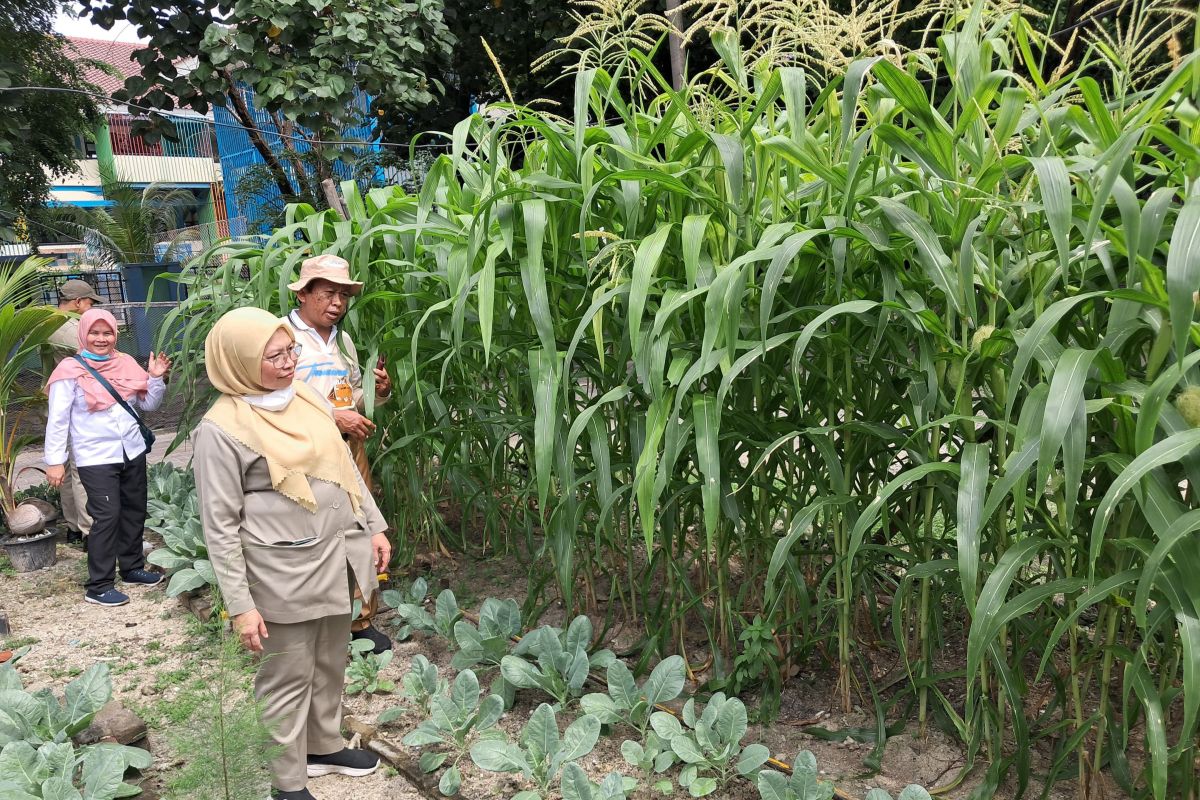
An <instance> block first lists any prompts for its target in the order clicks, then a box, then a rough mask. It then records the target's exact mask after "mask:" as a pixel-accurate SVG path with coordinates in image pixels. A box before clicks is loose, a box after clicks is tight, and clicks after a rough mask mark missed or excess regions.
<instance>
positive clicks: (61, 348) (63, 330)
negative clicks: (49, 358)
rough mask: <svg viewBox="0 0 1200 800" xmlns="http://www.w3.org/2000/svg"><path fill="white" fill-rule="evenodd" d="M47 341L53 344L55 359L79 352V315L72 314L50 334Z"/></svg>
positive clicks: (60, 359) (61, 358)
mask: <svg viewBox="0 0 1200 800" xmlns="http://www.w3.org/2000/svg"><path fill="white" fill-rule="evenodd" d="M49 341H50V344H52V345H54V348H55V353H54V356H55V359H56V360H57V361H62V360H63V359H64V358H66V357H67V356H69V355H71V354H72V353H77V352H79V317H77V316H75V315H74V314H72V315H71V316H70V317H69V318H68V319H67V321H66V322H64V323H63V324H62V326H61V327H60V328H59V329H58V330H56V331H55V332H54V333H52V334H50V339H49Z"/></svg>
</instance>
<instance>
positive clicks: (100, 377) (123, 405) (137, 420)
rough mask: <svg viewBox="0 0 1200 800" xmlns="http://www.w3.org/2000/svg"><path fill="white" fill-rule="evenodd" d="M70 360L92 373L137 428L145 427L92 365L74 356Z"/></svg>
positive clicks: (135, 413)
mask: <svg viewBox="0 0 1200 800" xmlns="http://www.w3.org/2000/svg"><path fill="white" fill-rule="evenodd" d="M72 358H74V359H75V360H76V361H78V362H79V363H80V364H82V365H83V368H84V369H86V370H87V371H88V372H90V373H92V377H93V378H95V379H96V380H98V381H100V385H101V386H103V387H104V388H105V389H108V393H109V394H111V395H112V397H113V400H116V401H117V403H118V404H119V405H120V406H121V408H123V409H125V410H126V411H127V412H128V413H129V416H131V417H133V421H134V422H136V423H137V424H138V427H139V428H144V427H145V423H143V422H142V418H141V417H139V416H138V414H137V412H136V411H134V410H133V406H131V405H129V403H126V402H125V398H124V397H121V394H120V392H118V391H117V390H116V389H114V388H113V385H112V384H111V383H109V382H108V380H107V379H105V377H104V376H103V375H101V374H100V373H99V372H97V371H96V370H94V369H93V368H92V365H91V364H89V363H87V361H85V360H84V359H83V356H80V355H74V356H72Z"/></svg>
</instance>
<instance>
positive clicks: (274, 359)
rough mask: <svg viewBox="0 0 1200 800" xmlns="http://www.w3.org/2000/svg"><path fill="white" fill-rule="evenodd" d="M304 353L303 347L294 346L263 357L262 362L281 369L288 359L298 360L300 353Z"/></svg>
mask: <svg viewBox="0 0 1200 800" xmlns="http://www.w3.org/2000/svg"><path fill="white" fill-rule="evenodd" d="M303 351H304V345H300V344H294V345H292V346H291V347H289V348H288V349H286V350H281V351H279V352H278V353H276V354H275V355H273V356H268V355H264V356H263V361H266V362H268V363H269V364H270V365H271V366H272V367H276V368H278V367H282V366H283V365H284V364H286V363H287V362H288V358H291V360H292V361H299V360H300V353H302V352H303Z"/></svg>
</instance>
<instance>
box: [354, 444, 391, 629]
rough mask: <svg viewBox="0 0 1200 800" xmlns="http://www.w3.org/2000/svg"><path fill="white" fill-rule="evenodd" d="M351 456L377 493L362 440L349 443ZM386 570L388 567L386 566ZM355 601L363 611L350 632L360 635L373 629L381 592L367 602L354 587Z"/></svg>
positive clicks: (368, 488) (371, 488)
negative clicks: (372, 622)
mask: <svg viewBox="0 0 1200 800" xmlns="http://www.w3.org/2000/svg"><path fill="white" fill-rule="evenodd" d="M349 445H350V455H351V456H353V457H354V465H355V466H356V467H358V472H359V474H360V475H362V479H363V483H364V484H365V485H366V487H367V491H368V492H374V491H375V485H374V483H373V482H372V480H371V464H370V462H369V461H367V446H366V444H364V443H363V440H362V439H351V440H350V441H349ZM384 569H385V570H386V569H387V567H386V566H385V567H384ZM354 599H355V600H362V601H363V605H362V611H361V612H359V615H358V619H356V620H354V622H352V623H350V630H352V631H354V632H355V633H358V632H359V631H365V630H366V629H367V628H369V627H371V620H372V619H373V618H374V616H375V612H376V611H378V610H379V592H373V593H372V594H371V599H370V600H365V599H364V598H363V596H362V592H361V591H359V589H358V586H355V587H354Z"/></svg>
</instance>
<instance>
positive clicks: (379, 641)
mask: <svg viewBox="0 0 1200 800" xmlns="http://www.w3.org/2000/svg"><path fill="white" fill-rule="evenodd" d="M288 288H289V289H291V290H292V291H293V292H295V294H296V302H297V304H298V306H299V307H298V308H296V309H295V310H293V311H292V312H291V313H289V314H288V315H287V316H285V317H284V318H283V321H284V322H285V323H287V325H288V326H289V327H290V328H291V329H292V331H293V332H294V333H295V335H296V344H297V351H298V352H297V354H296V378H297V379H298V380H302V381H304V382H305V383H306V384H308V385H309V386H311V387H312V388H313V389H315V390H316V391H317V392H318V393H319V394H320V395H321V396H322V397H324V398H325V399H326V400H328V401H329V404H330V405H331V406H333V418H334V422H336V423H337V426H338V429H339V430H340V431H341V432H342V437H343V438H344V439H346V441H347V442H348V443H349V445H350V453H351V455H352V456H353V457H354V463H355V464H356V465H357V466H358V469H359V472H360V473H362V478H363V482H364V483H365V484H366V485H367V488H368V489H371V488H372V482H371V465H370V464H369V463H368V462H367V451H366V446H365V442H366V439H367V437H368V436H370V435H371V433H372V431H374V430H375V423H373V422H371V420H370V419H368V418H367V417H365V416H363V415H362V413H361V412H362V409H363V388H362V368H361V367H360V366H359V362H358V351H357V350H356V349H355V347H354V342H352V341H351V340H350V335H349V334H348V333H346V332H345V331H341V332H340V336H339V331H338V323H339V322H341V321H342V318H343V317H344V316H346V311H347V310H348V309H349V307H350V298H351V297H356V296H357V295H358V294H359V293H360V292H362V288H363V284H362V282H361V281H355V280H351V279H350V265H349V264H348V263H347V262H346V260H345V259H344V258H341V257H339V256H335V255H332V254H325V255H319V256H313V257H312V258H308V259H305V260H304V261H303V262H302V263H301V264H300V278H299V280H297V281H296V282H295V283H290V284H288ZM374 372H375V404H376V405H379V404H380V403H383V402H385V401H386V400H387V399H388V398H389V397H390V396H391V394H392V382H391V378H390V377H388V374H387V372H386V371H385V370H384V369H382V367H380V366H379V365H376V367H375V370H374ZM378 605H379V593H378V592H375V593H374V594H373V595H372V596H371V597H370V598H369V599H364V602H363V608H362V613H361V614H360V615H359V618H358V619H356V620H355V621H354V622H353V623H352V624H351V625H350V632H351V636H352V637H353V638H355V639H367V640H369V641H371V642H372V643H373V644H374V645H375V647H374V652H376V653H382V652H384V651H385V650H390V649H391V647H392V642H391V640H390V639H389V638H388V637H387V636H386V635H385V634H383V633H382V632H380V631H378V630H376V629H375V628H374V627H372V626H371V617H372V616H374V614H375V610H376V608H377V607H378Z"/></svg>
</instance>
